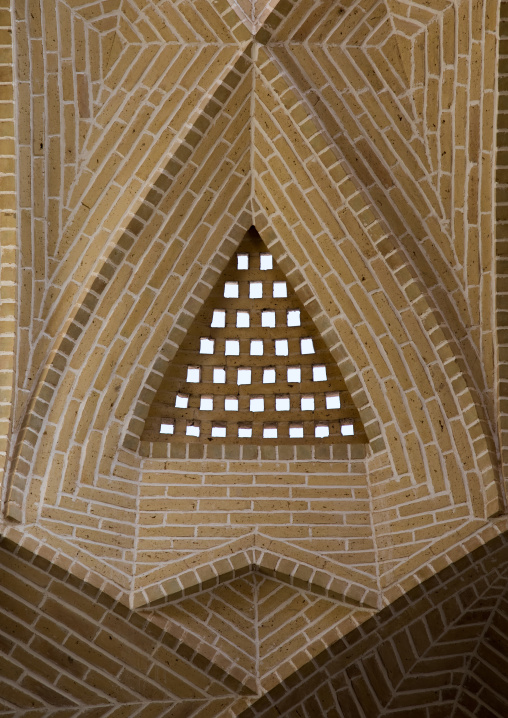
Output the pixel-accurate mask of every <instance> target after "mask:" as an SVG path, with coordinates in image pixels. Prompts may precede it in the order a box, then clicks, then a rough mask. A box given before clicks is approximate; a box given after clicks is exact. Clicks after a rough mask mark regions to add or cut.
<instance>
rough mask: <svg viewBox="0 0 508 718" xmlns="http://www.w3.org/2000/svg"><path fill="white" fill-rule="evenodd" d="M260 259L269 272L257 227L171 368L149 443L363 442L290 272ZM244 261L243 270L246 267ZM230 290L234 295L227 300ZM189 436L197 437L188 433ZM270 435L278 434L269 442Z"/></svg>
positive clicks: (150, 422)
mask: <svg viewBox="0 0 508 718" xmlns="http://www.w3.org/2000/svg"><path fill="white" fill-rule="evenodd" d="M269 257H270V261H269V259H268V258H269ZM262 261H264V262H266V263H269V264H270V265H271V264H272V262H271V255H269V254H268V253H267V249H266V247H265V246H264V244H263V242H262V241H261V239H260V237H259V235H258V234H257V233H256V232H255V231H253V230H252V229H251V230H250V231H249V232H248V233H247V235H246V236H245V237H244V239H243V240H242V241H241V243H240V245H239V248H238V251H237V253H236V254H235V255H234V256H233V258H232V260H231V261H230V263H229V264H228V266H227V267H226V269H225V270H224V273H223V274H222V275H221V278H220V280H219V282H218V283H217V284H216V285H215V287H214V289H213V291H212V293H211V295H210V296H209V297H208V299H207V301H206V302H205V303H204V305H203V309H202V311H201V312H200V313H199V314H198V315H197V317H196V319H195V321H194V323H193V324H192V325H191V327H190V328H189V332H188V334H187V336H186V338H185V339H184V341H183V343H182V345H181V347H180V349H179V351H178V352H177V354H176V356H175V358H174V360H173V361H172V362H171V364H170V365H169V367H168V369H167V371H166V373H165V375H164V378H163V380H162V383H161V385H160V387H159V390H158V392H157V394H156V395H155V397H154V400H153V402H152V405H151V408H150V411H149V413H148V417H147V421H146V423H145V428H144V431H143V434H142V436H141V439H142V440H143V439H144V440H146V441H150V440H151V441H164V440H166V441H167V440H169V441H179V442H182V441H183V442H185V441H189V442H192V441H194V442H198V443H201V444H203V443H204V444H208V445H211V444H212V443H215V444H216V443H234V444H239V443H240V444H241V443H247V444H258V445H259V444H274V445H276V444H297V445H298V444H303V443H307V444H308V443H314V442H316V443H318V444H325V445H326V444H330V443H341V442H342V443H346V442H355V443H356V442H361V441H365V440H366V437H365V433H364V431H363V427H362V426H361V422H360V420H359V417H358V412H357V411H356V410H355V407H354V405H353V403H352V400H351V397H350V396H349V395H348V392H347V390H346V386H345V384H344V380H343V379H342V377H341V375H340V372H339V371H338V369H337V365H336V364H335V362H334V361H333V358H332V356H331V355H330V352H329V351H328V349H327V347H326V344H325V343H324V342H323V340H322V339H321V337H320V336H319V332H318V331H317V329H316V327H315V326H314V325H313V324H312V321H311V320H310V317H309V316H308V315H307V313H306V311H305V309H304V307H303V306H302V304H301V303H300V302H299V301H298V298H297V297H296V295H295V294H294V292H293V290H292V288H291V287H290V286H288V284H287V282H286V281H285V277H284V274H283V273H282V272H281V271H280V270H279V269H278V268H277V267H273V268H270V269H268V268H266V267H263V266H260V263H261V262H262ZM240 262H244V263H245V264H246V267H245V268H242V267H241V266H240V268H239V263H240ZM228 287H229V288H230V293H231V292H232V293H233V294H234V295H235V296H234V297H227V294H228ZM252 294H258V295H260V296H258V297H257V298H256V297H252V296H249V295H252ZM277 294H279V295H280V296H277ZM242 325H243V326H242ZM305 343H307V345H310V346H304V344H305ZM203 344H204V345H205V346H203ZM203 350H204V351H203ZM295 365H296V366H295ZM291 372H293V374H291ZM177 397H178V399H177ZM336 397H338V401H336ZM256 401H257V402H258V404H260V405H259V406H256V405H255V403H256ZM305 401H307V402H308V403H310V404H312V409H311V410H310V411H305V410H304V409H305V403H304V402H305ZM228 402H229V403H228ZM334 402H335V405H334ZM329 403H331V404H332V405H331V406H328V404H329ZM178 404H180V405H181V406H180V408H178ZM175 407H176V408H175ZM302 407H303V408H302ZM163 422H170V423H169V424H168V423H166V427H167V428H168V429H169V430H170V431H171V433H168V434H166V435H164V434H162V433H161V423H163ZM343 425H347V427H348V428H349V430H350V433H349V434H347V433H346V434H344V433H343V429H342V428H341V427H342V426H343ZM295 427H296V429H295ZM316 427H320V428H321V429H322V430H324V433H323V436H321V437H320V435H319V429H317V428H316ZM192 431H194V432H195V436H193V435H192V434H190V435H188V434H189V433H190V432H192ZM214 431H215V432H216V433H217V436H216V438H215V440H214ZM270 431H271V432H272V433H273V434H274V436H273V437H270V436H265V434H267V433H268V434H269V433H270ZM292 432H295V433H298V436H296V437H294V438H293V437H292V436H291V434H292ZM316 432H318V433H316ZM242 433H243V436H242ZM245 435H247V437H246V436H245ZM315 437H319V438H318V439H317V440H316V438H315Z"/></svg>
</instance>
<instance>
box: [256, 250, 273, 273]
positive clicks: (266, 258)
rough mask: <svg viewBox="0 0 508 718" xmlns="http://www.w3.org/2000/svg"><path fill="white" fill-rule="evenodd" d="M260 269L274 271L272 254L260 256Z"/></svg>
mask: <svg viewBox="0 0 508 718" xmlns="http://www.w3.org/2000/svg"><path fill="white" fill-rule="evenodd" d="M259 268H260V269H263V270H266V269H273V257H272V255H271V254H260V255H259Z"/></svg>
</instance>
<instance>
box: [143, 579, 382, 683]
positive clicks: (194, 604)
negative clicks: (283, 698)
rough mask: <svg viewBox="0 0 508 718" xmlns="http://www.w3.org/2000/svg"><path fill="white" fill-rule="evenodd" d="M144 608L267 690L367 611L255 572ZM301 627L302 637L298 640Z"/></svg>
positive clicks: (246, 680)
mask: <svg viewBox="0 0 508 718" xmlns="http://www.w3.org/2000/svg"><path fill="white" fill-rule="evenodd" d="M143 614H144V615H146V617H147V618H148V619H149V620H150V621H151V622H152V623H155V624H156V625H157V626H159V627H160V628H162V629H163V630H164V631H166V632H167V633H169V634H170V635H172V636H175V637H177V638H179V639H180V640H182V641H183V642H184V643H186V644H187V646H189V647H190V648H192V649H194V650H195V651H197V652H199V653H201V654H202V655H204V656H205V657H206V658H208V659H209V660H211V661H212V662H214V663H216V664H217V665H218V666H219V667H221V668H222V669H223V670H225V671H227V672H228V673H229V674H230V675H233V676H234V677H235V678H237V679H238V680H240V681H241V682H242V683H243V684H244V685H246V686H247V687H249V688H250V689H251V690H253V691H257V689H258V688H259V687H260V688H262V690H263V691H267V690H270V688H273V686H274V685H275V684H277V683H278V682H279V681H280V680H281V679H282V678H285V677H287V676H288V675H290V674H291V673H293V672H294V671H295V670H296V669H297V668H299V667H300V666H301V665H303V664H305V663H306V662H307V661H308V660H309V657H314V656H316V655H317V654H319V653H320V652H321V651H322V650H323V648H324V641H323V637H324V636H326V638H325V639H324V640H325V641H330V642H333V641H334V640H337V639H338V638H340V637H341V635H342V634H343V632H344V630H345V627H346V630H347V627H348V626H350V623H348V621H351V619H353V620H354V621H356V622H357V623H362V622H363V621H364V620H366V619H367V618H368V617H369V616H370V615H371V614H372V610H371V609H368V608H365V607H364V606H359V605H354V604H350V603H347V602H345V601H338V600H332V599H330V598H327V597H324V596H320V595H317V594H314V593H312V592H310V591H306V590H304V589H302V588H299V587H296V586H292V585H289V584H287V583H282V582H281V581H279V580H278V579H277V578H274V577H271V576H267V575H263V574H262V573H258V572H252V573H248V574H246V575H244V576H242V577H238V578H234V579H232V580H231V581H228V582H226V583H221V584H219V585H218V586H216V587H214V588H212V589H209V590H207V591H202V592H200V593H197V594H195V595H193V596H188V597H185V598H182V599H180V600H178V601H173V602H171V603H168V604H166V605H163V606H161V607H157V608H155V610H153V611H150V612H149V611H143ZM302 631H305V634H306V638H307V640H306V641H302Z"/></svg>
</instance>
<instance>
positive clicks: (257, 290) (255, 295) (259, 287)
mask: <svg viewBox="0 0 508 718" xmlns="http://www.w3.org/2000/svg"><path fill="white" fill-rule="evenodd" d="M262 296H263V282H249V298H250V299H261V297H262Z"/></svg>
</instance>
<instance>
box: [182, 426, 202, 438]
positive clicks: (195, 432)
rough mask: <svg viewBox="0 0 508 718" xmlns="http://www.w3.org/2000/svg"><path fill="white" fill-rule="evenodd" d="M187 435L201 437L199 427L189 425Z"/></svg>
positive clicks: (186, 430)
mask: <svg viewBox="0 0 508 718" xmlns="http://www.w3.org/2000/svg"><path fill="white" fill-rule="evenodd" d="M185 433H186V434H187V436H199V426H196V425H195V424H187V428H186V429H185Z"/></svg>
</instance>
